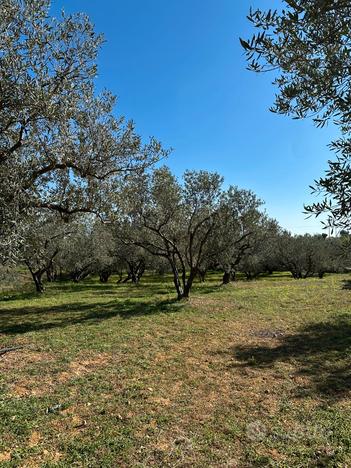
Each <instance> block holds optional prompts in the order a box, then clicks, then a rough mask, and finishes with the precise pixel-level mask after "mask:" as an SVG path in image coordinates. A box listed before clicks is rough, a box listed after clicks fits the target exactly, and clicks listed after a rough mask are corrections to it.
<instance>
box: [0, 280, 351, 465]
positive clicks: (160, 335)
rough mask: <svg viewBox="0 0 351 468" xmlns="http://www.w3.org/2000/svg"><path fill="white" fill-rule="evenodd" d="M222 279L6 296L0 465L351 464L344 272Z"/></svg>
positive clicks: (1, 308)
mask: <svg viewBox="0 0 351 468" xmlns="http://www.w3.org/2000/svg"><path fill="white" fill-rule="evenodd" d="M217 279H218V278H216V277H210V278H209V281H208V282H207V283H205V284H204V285H197V287H196V289H195V291H194V294H193V296H192V298H191V299H190V301H188V302H185V303H182V304H178V303H175V302H174V301H173V299H172V298H173V291H172V289H171V285H170V284H169V283H168V282H167V281H166V282H164V283H161V282H159V281H158V280H156V279H154V278H145V280H144V284H141V285H140V286H139V287H132V286H130V285H119V286H116V285H115V284H113V283H111V284H107V285H100V284H98V283H97V282H96V281H92V280H88V281H85V282H84V283H82V284H79V285H71V284H68V283H62V284H53V285H52V286H50V289H49V290H48V292H47V294H46V295H44V296H43V297H41V298H36V297H31V296H28V295H26V294H27V293H24V295H21V294H18V295H16V294H15V295H14V297H13V299H11V300H8V299H6V300H5V301H3V302H2V303H1V302H0V325H2V327H1V330H2V334H0V341H2V342H3V345H4V346H5V345H6V346H7V345H9V344H11V343H14V344H16V343H22V344H23V343H25V344H26V345H27V346H26V347H25V348H23V349H21V350H18V351H16V352H13V353H9V354H6V355H4V356H3V357H2V358H0V389H1V393H0V430H1V433H2V437H1V439H0V463H2V464H4V466H23V467H24V466H25V467H28V466H82V467H83V466H104V467H105V466H106V467H109V466H120V467H124V466H125V467H128V466H145V467H146V466H162V467H167V466H172V467H176V466H177V467H178V466H198V467H203V466H214V467H217V466H218V467H221V466H223V467H229V466H232V467H234V466H236V467H253V466H275V467H280V466H281V467H286V466H349V465H351V458H350V452H351V449H350V439H351V423H350V421H351V417H350V416H351V413H350V405H349V401H350V400H349V399H350V385H349V383H350V380H349V379H350V373H349V368H350V350H351V343H350V339H351V322H350V301H349V299H350V291H348V290H345V289H343V284H344V283H343V282H344V281H345V279H346V278H344V277H342V276H330V277H327V278H326V279H325V280H323V281H320V280H306V281H302V280H301V281H293V280H289V279H287V278H283V279H280V278H276V279H270V278H269V279H265V280H260V281H255V282H244V281H242V282H238V283H236V284H233V285H229V286H226V287H219V286H218V285H217Z"/></svg>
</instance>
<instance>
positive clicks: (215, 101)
mask: <svg viewBox="0 0 351 468" xmlns="http://www.w3.org/2000/svg"><path fill="white" fill-rule="evenodd" d="M279 4H280V2H279V1H278V0H124V1H122V0H99V1H98V0H53V1H52V13H53V14H54V15H56V14H58V13H59V12H60V10H61V9H62V8H63V9H64V10H65V11H66V12H75V11H84V12H85V13H87V14H88V15H89V16H90V18H91V20H92V22H93V23H94V24H95V27H96V30H97V31H98V32H102V33H104V35H105V39H106V43H105V44H104V46H103V49H102V51H101V54H100V56H99V61H98V64H99V78H98V87H99V88H108V89H110V90H111V91H112V92H113V93H114V94H116V95H117V96H118V98H119V99H118V106H117V109H116V111H117V113H119V114H123V115H125V116H126V117H127V118H132V119H133V120H134V121H135V122H136V128H137V130H138V132H139V133H140V134H141V135H142V136H144V137H146V138H147V137H148V136H150V135H153V136H155V137H157V138H158V139H160V140H161V141H162V143H163V144H164V146H165V147H172V148H174V151H173V153H172V154H171V156H170V157H169V159H168V161H167V164H168V165H169V166H170V167H171V169H172V170H173V171H174V172H175V173H176V174H177V175H180V174H181V173H182V172H183V171H184V170H185V169H207V170H211V171H217V172H219V173H221V174H222V175H224V177H225V181H226V183H227V184H235V185H238V186H239V187H243V188H250V189H252V190H254V191H255V192H256V193H257V194H258V195H259V196H260V197H261V198H262V199H264V200H265V202H266V210H267V211H268V213H269V214H270V215H271V216H272V217H275V218H276V219H277V220H278V221H279V222H280V223H281V225H282V226H283V227H285V228H287V229H289V230H291V231H292V232H294V233H302V232H320V231H321V227H320V223H319V222H318V221H317V220H316V219H310V220H306V219H305V215H303V214H302V211H303V204H304V203H307V202H310V201H312V200H313V199H314V198H313V196H311V195H310V189H309V185H310V184H311V183H313V180H314V179H315V178H317V177H318V176H320V175H322V174H323V171H324V170H325V169H326V167H327V164H326V163H327V160H328V158H330V157H331V156H332V154H331V153H330V152H329V150H328V149H327V144H328V142H329V141H330V139H331V138H332V136H333V129H332V128H329V129H323V130H319V129H316V128H314V127H313V125H312V122H308V121H304V122H302V121H293V120H290V119H289V118H288V117H285V116H277V115H275V114H271V113H270V112H269V111H268V108H269V106H270V105H271V103H272V101H273V98H274V88H273V86H272V85H271V79H272V77H269V76H268V75H267V74H264V75H255V74H253V73H251V72H249V71H247V70H246V69H245V66H246V64H245V59H244V56H243V52H242V49H241V47H240V45H239V36H241V37H244V38H247V37H249V36H250V35H251V33H252V29H251V26H250V23H249V22H248V21H247V19H246V14H247V12H248V10H249V7H250V5H252V6H257V7H262V8H265V7H274V6H277V7H279Z"/></svg>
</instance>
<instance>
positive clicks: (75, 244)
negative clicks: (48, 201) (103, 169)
mask: <svg viewBox="0 0 351 468" xmlns="http://www.w3.org/2000/svg"><path fill="white" fill-rule="evenodd" d="M222 184H223V179H222V177H220V176H219V174H217V173H210V172H206V171H187V172H185V173H184V175H183V178H182V179H181V180H180V181H179V180H177V178H176V177H175V176H174V175H173V174H172V173H171V172H170V170H169V169H168V168H166V167H162V168H159V169H156V170H154V171H145V172H144V173H139V174H138V175H136V174H133V175H130V176H129V177H128V178H126V179H125V181H124V183H123V186H121V188H120V190H119V192H118V197H119V203H118V206H119V209H118V212H117V213H116V214H115V217H114V218H113V219H112V220H111V221H110V222H109V223H105V224H104V223H101V222H100V221H98V220H96V218H94V217H92V216H91V215H76V217H75V218H74V219H72V220H71V223H69V224H67V223H64V222H63V221H62V219H61V218H60V217H58V216H57V215H56V214H55V213H45V214H44V215H43V214H42V215H40V216H39V217H38V216H35V217H33V220H32V223H31V224H30V226H29V228H28V229H27V232H26V235H25V240H24V242H23V244H22V248H21V249H20V255H21V258H22V262H23V264H25V265H26V266H27V268H28V270H29V271H30V273H31V276H32V278H33V281H34V283H35V286H36V290H37V291H38V292H43V290H44V279H46V280H47V281H54V280H55V279H57V278H60V277H61V278H70V279H71V280H72V281H74V282H79V281H81V280H82V279H84V278H85V277H87V276H88V275H92V274H95V275H98V276H99V278H100V281H101V282H103V283H106V282H107V281H108V280H109V278H110V276H111V275H112V274H114V275H117V277H118V280H117V282H118V283H121V282H124V283H125V282H128V281H130V282H132V283H138V282H139V281H140V279H141V278H142V275H143V274H144V272H145V271H146V270H147V269H148V270H150V271H154V272H156V273H159V274H163V273H170V274H171V275H172V278H173V282H174V288H175V292H176V295H177V298H178V299H182V298H187V297H189V294H190V291H191V288H192V286H193V283H194V281H195V280H197V281H205V279H206V273H207V272H208V271H210V270H211V271H213V270H215V271H217V272H221V273H222V282H223V284H227V283H229V282H231V281H235V279H236V277H237V274H238V273H240V274H241V275H244V277H245V278H246V279H247V280H252V279H255V278H258V277H259V276H260V275H269V274H272V273H273V272H274V271H289V272H290V273H291V275H292V276H293V278H295V279H301V278H308V277H313V276H316V277H319V278H323V276H324V275H325V274H326V273H332V272H341V271H344V270H345V269H347V266H348V263H347V262H348V255H347V253H348V251H349V248H348V244H349V240H350V237H349V235H348V234H347V233H346V232H344V233H342V235H341V236H339V237H327V236H326V235H309V234H305V235H295V236H294V235H292V234H290V233H288V232H286V231H284V230H283V229H282V228H281V227H280V226H279V225H278V223H277V222H276V221H275V220H273V219H271V218H269V217H268V216H267V214H266V213H265V212H264V211H263V210H262V201H261V200H259V199H258V198H257V197H256V195H255V194H254V193H253V192H251V191H250V190H244V189H239V188H238V187H234V186H230V187H229V188H227V189H223V186H222Z"/></svg>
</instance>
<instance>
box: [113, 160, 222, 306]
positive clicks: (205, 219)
mask: <svg viewBox="0 0 351 468" xmlns="http://www.w3.org/2000/svg"><path fill="white" fill-rule="evenodd" d="M221 185H222V178H221V177H220V176H219V175H218V174H216V173H209V172H206V171H199V172H196V171H186V172H185V173H184V175H183V179H182V182H179V181H178V180H177V179H176V178H175V177H174V176H173V175H172V174H171V172H170V171H169V169H168V168H166V167H162V168H160V169H157V170H156V171H155V172H154V173H152V174H150V173H144V174H143V175H142V176H140V177H138V178H136V177H133V178H131V179H130V180H129V181H128V183H127V184H126V187H125V190H124V192H123V200H124V206H125V212H124V213H125V214H124V218H123V223H124V225H125V227H124V228H123V227H122V230H121V232H122V233H124V235H125V238H124V242H125V243H130V244H134V245H137V246H140V247H142V248H144V249H145V250H146V251H148V252H149V253H150V254H151V255H154V256H158V257H162V258H164V259H166V260H167V261H168V263H169V265H170V268H171V271H172V273H173V281H174V286H175V289H176V292H177V297H178V299H182V298H187V297H188V296H189V293H190V290H191V287H192V284H193V281H194V279H195V277H196V275H197V272H198V270H199V268H200V267H201V265H202V263H203V262H204V260H205V258H206V256H207V255H208V250H207V248H206V247H207V243H208V242H209V240H210V238H211V236H213V235H214V231H215V229H216V226H217V219H218V209H219V206H220V198H221V197H220V196H221ZM128 226H129V228H128ZM131 226H133V229H131Z"/></svg>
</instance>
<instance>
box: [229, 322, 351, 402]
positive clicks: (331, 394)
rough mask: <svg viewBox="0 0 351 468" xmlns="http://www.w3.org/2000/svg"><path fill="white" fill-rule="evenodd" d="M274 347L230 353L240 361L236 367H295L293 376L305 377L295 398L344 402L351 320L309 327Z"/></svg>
mask: <svg viewBox="0 0 351 468" xmlns="http://www.w3.org/2000/svg"><path fill="white" fill-rule="evenodd" d="M278 340H279V341H280V344H279V345H278V346H275V347H271V346H269V345H266V346H237V347H235V348H234V349H233V350H232V352H233V353H234V356H235V359H236V360H237V361H240V363H239V364H235V366H242V367H248V366H250V367H256V368H260V369H264V368H269V367H273V366H274V365H275V363H278V362H285V363H291V364H293V365H294V367H295V368H296V370H295V371H294V375H300V376H306V377H308V378H307V379H306V380H307V382H309V383H307V384H306V385H305V383H304V384H303V386H298V387H297V388H296V395H297V396H301V397H302V396H307V395H309V394H313V393H318V394H323V395H324V396H326V397H328V398H332V399H333V398H334V399H339V398H346V397H347V396H349V395H350V390H351V357H350V353H351V317H350V316H348V315H342V316H338V317H335V318H334V319H333V320H331V321H328V322H321V323H317V324H310V325H308V326H305V327H303V328H301V329H300V330H299V332H298V333H296V334H294V335H287V336H279V337H278Z"/></svg>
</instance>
